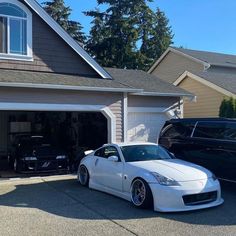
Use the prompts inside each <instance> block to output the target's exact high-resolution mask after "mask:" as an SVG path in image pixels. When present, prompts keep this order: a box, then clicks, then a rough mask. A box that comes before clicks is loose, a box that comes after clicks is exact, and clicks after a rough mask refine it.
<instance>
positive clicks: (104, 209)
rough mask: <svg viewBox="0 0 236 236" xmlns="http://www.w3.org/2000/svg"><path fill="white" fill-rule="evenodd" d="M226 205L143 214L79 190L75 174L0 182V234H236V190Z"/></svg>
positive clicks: (229, 190) (226, 194) (227, 194)
mask: <svg viewBox="0 0 236 236" xmlns="http://www.w3.org/2000/svg"><path fill="white" fill-rule="evenodd" d="M223 198H224V199H225V203H224V205H222V206H219V207H216V208H212V209H207V210H200V211H193V212H186V213H168V214H166V213H158V212H153V211H151V210H139V209H136V208H134V207H133V206H132V205H131V204H130V203H129V202H126V201H124V200H121V199H118V198H116V197H113V196H110V195H107V194H104V193H100V192H97V191H92V190H89V189H86V188H83V187H81V186H80V185H79V184H78V183H77V181H76V179H75V177H74V176H56V177H43V178H34V179H26V180H14V181H1V182H0V216H1V218H0V235H1V236H5V235H7V236H8V235H10V236H11V235H17V236H24V235H27V236H28V235H30V236H34V235H42V236H47V235H50V236H51V235H53V236H54V235H67V236H68V235H82V236H83V235H89V236H92V235H96V236H97V235H113V236H115V235H119V236H120V235H152V236H153V235H181V236H185V235H201V236H204V235H207V236H211V235H214V236H217V235H219V236H224V235H227V236H231V235H232V236H235V235H236V187H235V186H233V187H232V186H223Z"/></svg>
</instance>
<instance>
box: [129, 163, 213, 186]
mask: <svg viewBox="0 0 236 236" xmlns="http://www.w3.org/2000/svg"><path fill="white" fill-rule="evenodd" d="M128 164H129V165H131V166H133V167H136V168H141V169H143V170H146V171H148V172H155V173H158V174H160V175H162V176H165V177H169V178H172V179H174V180H176V181H179V182H181V181H194V180H203V179H207V178H209V177H212V173H211V172H210V171H209V170H207V169H205V168H203V167H201V166H198V165H195V164H193V163H189V162H186V161H182V160H179V159H168V160H155V161H139V162H130V163H128Z"/></svg>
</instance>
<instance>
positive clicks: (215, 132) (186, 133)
mask: <svg viewBox="0 0 236 236" xmlns="http://www.w3.org/2000/svg"><path fill="white" fill-rule="evenodd" d="M159 144H160V145H162V146H163V147H165V148H166V149H167V150H169V151H170V152H172V153H173V154H174V155H175V156H176V157H177V158H179V159H183V160H186V161H190V162H193V163H196V164H198V165H201V166H204V167H206V168H208V169H209V170H211V171H212V172H213V173H215V175H216V176H217V177H218V178H220V179H223V180H229V181H234V182H236V120H234V119H220V118H211V119H176V120H175V119H174V120H170V121H167V122H166V123H165V125H164V127H163V129H162V131H161V134H160V138H159Z"/></svg>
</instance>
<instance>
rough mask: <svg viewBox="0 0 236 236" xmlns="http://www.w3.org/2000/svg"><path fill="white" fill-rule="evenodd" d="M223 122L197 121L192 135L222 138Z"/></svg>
mask: <svg viewBox="0 0 236 236" xmlns="http://www.w3.org/2000/svg"><path fill="white" fill-rule="evenodd" d="M224 132H225V123H224V122H199V123H198V124H197V127H196V129H195V131H194V134H193V137H198V138H212V139H224Z"/></svg>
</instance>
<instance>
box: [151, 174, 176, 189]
mask: <svg viewBox="0 0 236 236" xmlns="http://www.w3.org/2000/svg"><path fill="white" fill-rule="evenodd" d="M151 174H152V175H153V176H154V177H155V178H156V180H157V182H158V183H159V184H160V185H164V186H180V184H179V183H178V182H177V181H175V180H174V179H171V178H168V177H165V176H162V175H160V174H158V173H155V172H152V173H151Z"/></svg>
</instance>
